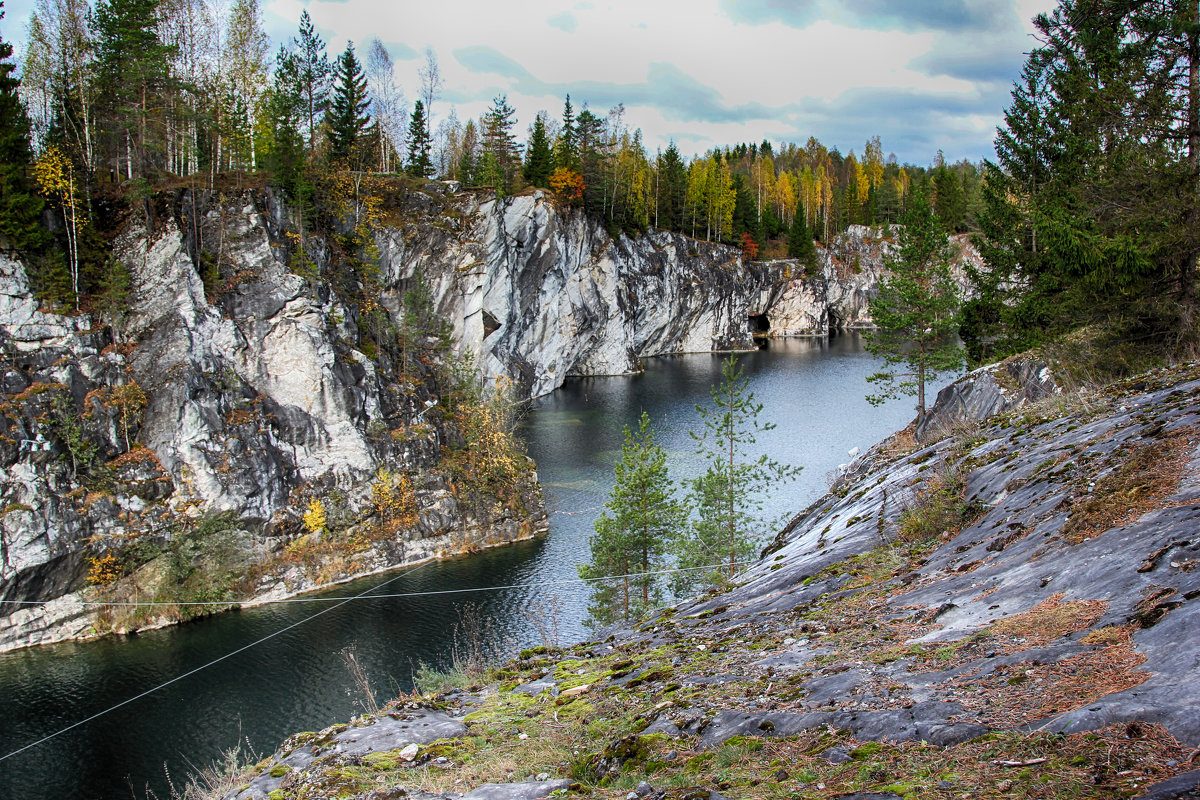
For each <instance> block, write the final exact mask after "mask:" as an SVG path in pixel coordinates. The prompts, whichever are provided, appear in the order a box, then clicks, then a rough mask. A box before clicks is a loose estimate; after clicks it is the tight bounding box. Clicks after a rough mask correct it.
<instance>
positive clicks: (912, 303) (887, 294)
mask: <svg viewBox="0 0 1200 800" xmlns="http://www.w3.org/2000/svg"><path fill="white" fill-rule="evenodd" d="M897 244H898V252H897V254H896V255H894V256H892V255H890V256H888V257H887V258H886V259H885V261H884V265H885V267H886V268H887V270H888V271H889V272H890V275H888V276H887V277H885V278H884V279H883V280H882V281H880V284H879V294H878V295H877V296H876V297H875V298H874V299H873V300H872V301H871V321H872V322H873V323H874V324H875V329H874V330H871V331H868V332H867V334H866V339H867V342H866V347H867V350H869V351H870V352H871V353H873V354H875V355H877V356H880V357H882V358H883V360H884V362H885V365H886V368H885V369H883V370H881V371H879V372H876V373H875V374H874V375H871V376H869V377H868V378H867V380H868V381H869V382H870V383H871V384H872V385H875V386H878V387H879V391H878V393H876V394H873V395H868V396H867V400H869V401H870V402H871V403H872V404H873V405H879V404H881V403H883V402H884V401H885V400H887V399H888V398H891V397H896V396H898V395H901V394H905V395H915V396H916V398H917V419H918V420H920V419H922V418H924V416H925V411H926V408H925V386H926V384H927V383H929V382H930V381H932V380H935V379H936V378H937V376H938V375H939V374H940V373H943V372H947V371H954V370H958V369H961V367H962V365H963V356H964V353H963V350H962V348H960V347H959V346H958V328H959V307H960V306H961V304H962V301H961V296H960V290H959V287H958V284H957V282H956V281H955V280H954V276H953V274H952V273H951V269H950V262H951V258H952V256H953V251H952V250H951V246H950V242H949V239H948V237H947V235H946V230H945V228H943V227H942V225H941V223H940V222H939V221H938V218H937V217H936V216H935V215H934V213H933V211H932V209H930V207H929V203H928V201H927V200H926V198H925V196H924V193H922V192H917V193H916V195H915V196H914V197H913V202H912V204H911V206H910V208H909V212H908V214H907V215H906V216H905V218H904V228H903V230H901V232H900V236H899V240H898V242H897ZM895 367H903V368H904V370H905V371H897V370H896V369H894V368H895Z"/></svg>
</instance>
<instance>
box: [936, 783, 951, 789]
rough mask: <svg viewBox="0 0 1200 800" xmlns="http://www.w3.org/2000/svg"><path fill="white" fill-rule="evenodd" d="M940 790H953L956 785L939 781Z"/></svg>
mask: <svg viewBox="0 0 1200 800" xmlns="http://www.w3.org/2000/svg"><path fill="white" fill-rule="evenodd" d="M938 788H940V789H953V788H954V784H953V783H951V782H950V781H939V782H938Z"/></svg>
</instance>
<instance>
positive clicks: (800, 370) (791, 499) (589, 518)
mask: <svg viewBox="0 0 1200 800" xmlns="http://www.w3.org/2000/svg"><path fill="white" fill-rule="evenodd" d="M739 360H740V362H741V364H742V366H743V368H744V370H745V373H746V375H747V377H748V378H749V379H750V390H751V391H752V392H754V394H755V397H756V399H757V400H758V402H760V403H762V404H763V405H764V409H763V413H762V417H761V418H762V420H763V421H767V422H773V423H775V424H776V426H777V427H776V428H775V430H773V431H771V432H769V433H766V434H763V435H761V436H760V437H759V445H760V447H761V451H762V452H765V453H768V454H769V455H770V456H771V457H772V458H775V459H777V460H779V461H782V462H785V463H790V464H795V465H799V466H803V467H804V470H803V472H802V473H801V475H800V477H799V479H798V480H796V481H795V482H793V483H790V484H787V485H785V486H781V487H779V489H778V490H777V491H776V492H775V493H774V494H772V496H770V497H768V498H767V499H766V501H767V502H766V506H765V509H764V513H765V514H767V515H769V516H772V517H781V516H787V515H791V514H794V513H796V512H798V511H800V510H802V509H803V508H804V507H805V506H807V505H808V504H809V503H810V502H812V501H813V500H815V499H816V498H817V497H819V496H820V495H821V493H822V492H823V491H824V490H825V487H826V486H827V480H828V478H827V476H828V474H829V473H830V472H831V471H834V470H836V468H837V465H838V464H840V463H843V462H845V461H848V460H849V458H848V456H847V451H848V450H849V449H850V448H853V447H859V448H861V449H862V450H866V449H867V447H869V446H871V445H872V444H874V443H875V442H877V441H879V440H880V439H882V438H884V437H885V436H887V435H888V434H890V433H892V432H893V431H895V430H897V429H898V428H901V427H903V426H904V425H906V424H907V423H908V422H909V421H910V420H911V419H912V417H913V403H912V400H911V399H908V398H905V399H903V400H897V401H894V402H891V403H889V404H887V405H885V406H883V407H880V408H873V407H871V406H870V405H868V404H867V402H866V401H865V400H864V399H863V395H864V393H865V391H866V389H867V384H866V383H865V381H864V379H865V377H866V376H867V375H869V374H871V373H872V372H874V371H876V369H878V364H877V362H876V360H875V359H874V358H872V357H871V356H870V355H869V354H867V353H865V352H864V351H863V350H862V348H861V344H860V342H859V340H858V338H857V337H856V336H841V337H835V338H832V339H830V340H821V339H814V340H807V339H793V340H782V341H771V342H770V343H769V345H768V346H767V347H766V348H765V349H762V350H759V351H756V352H753V353H747V354H744V355H741V356H740V357H739ZM720 372H721V358H720V357H718V356H710V355H691V356H677V357H666V358H656V359H650V360H648V361H647V364H646V372H645V373H644V374H642V375H637V376H631V377H625V378H593V379H581V380H574V381H571V382H570V383H568V384H567V385H566V386H564V387H563V388H562V389H560V390H559V391H557V392H555V393H554V394H552V395H550V396H548V397H545V398H541V399H540V400H538V401H537V402H536V403H535V404H534V407H533V409H532V410H531V411H530V412H529V414H528V415H527V416H526V418H525V419H524V421H523V423H522V433H523V436H524V438H525V440H526V442H527V443H528V447H529V452H530V454H531V455H532V456H533V457H534V458H535V459H536V460H537V462H538V469H539V475H540V477H541V479H542V482H543V485H544V486H545V496H546V503H547V506H548V508H549V510H550V512H551V532H550V535H549V536H548V537H546V538H544V539H542V540H540V541H536V542H526V543H521V544H517V545H513V546H509V547H504V548H500V549H498V550H493V551H491V552H487V553H483V554H479V555H475V556H471V557H469V558H462V559H455V560H453V561H449V562H441V563H436V564H427V565H421V566H417V567H415V568H414V567H410V568H407V569H403V570H398V571H396V572H393V573H389V574H387V575H382V576H374V577H371V578H367V579H363V580H360V581H356V582H354V583H351V584H347V585H343V586H340V587H337V588H335V589H333V590H331V591H329V592H325V593H324V594H323V595H317V596H316V598H318V600H319V602H303V603H286V604H284V603H281V604H275V605H271V606H267V607H262V608H256V609H248V610H244V611H239V612H234V613H229V614H224V615H221V616H218V617H214V618H211V619H206V620H199V621H196V622H193V623H190V624H187V625H183V626H179V627H176V628H171V629H167V630H163V631H153V632H148V633H144V634H141V635H138V636H135V637H129V638H124V639H109V640H104V641H98V642H87V643H81V644H67V645H55V646H48V647H43V648H36V649H33V650H27V651H21V652H17V653H9V654H5V655H0V710H2V712H3V715H4V724H3V725H0V756H5V755H7V754H9V753H11V752H13V751H15V750H17V749H18V748H22V747H25V746H26V745H29V744H31V743H33V742H36V741H38V740H39V739H42V738H43V737H46V736H49V735H51V734H53V733H54V732H55V731H59V730H61V729H63V728H66V727H67V726H70V725H74V724H75V723H78V722H80V721H81V720H85V719H87V718H89V717H91V716H92V715H95V714H99V713H101V712H103V711H104V710H105V709H108V708H110V707H112V706H114V705H115V704H117V703H121V702H122V701H126V700H129V699H130V698H135V697H137V696H138V695H140V694H142V693H144V692H147V691H148V690H151V689H153V688H154V687H157V686H159V685H160V684H164V683H166V682H167V681H171V680H173V679H177V678H179V676H183V675H186V674H187V673H189V672H190V671H192V670H196V669H197V668H200V667H203V666H204V665H206V664H208V663H209V662H212V661H213V660H214V659H217V658H220V657H222V656H227V655H228V656H229V657H227V658H225V659H224V660H222V661H220V662H219V663H216V664H214V665H212V666H209V667H206V668H204V669H201V670H200V671H198V672H196V673H195V674H192V675H187V676H186V677H183V678H181V679H178V680H175V682H174V683H170V684H169V685H167V686H165V687H164V688H162V689H159V690H157V691H154V692H152V693H150V694H147V695H146V696H144V697H140V698H138V699H136V700H133V701H132V702H128V703H126V704H125V705H123V706H121V707H120V708H118V709H116V710H115V711H111V712H109V713H105V714H103V715H102V716H100V717H98V718H97V719H94V720H92V721H89V722H87V723H85V724H82V725H79V726H78V727H75V728H73V729H71V730H69V731H68V732H66V733H63V734H62V735H59V736H56V737H54V738H51V739H49V740H48V741H45V742H43V743H41V744H38V745H37V746H35V747H31V748H29V749H27V750H25V751H23V752H21V753H19V754H17V755H13V756H11V757H9V758H6V759H4V760H2V761H0V798H22V800H39V799H40V798H45V799H46V800H51V799H53V800H72V799H74V798H78V799H80V800H91V799H92V798H103V799H104V800H108V799H109V798H114V799H115V798H123V799H124V800H131V798H138V800H141V799H142V798H146V797H151V796H154V797H157V798H159V799H160V800H167V798H169V797H170V796H171V787H170V784H169V783H168V779H167V777H166V776H167V774H168V773H169V775H170V780H171V781H173V782H174V784H175V786H176V787H177V788H178V789H180V790H181V789H182V786H183V783H184V781H185V779H186V775H187V773H189V772H190V771H192V770H193V769H194V768H195V767H198V766H200V765H204V764H207V763H210V762H212V761H213V760H214V759H216V758H217V757H219V755H220V754H221V753H222V752H224V751H226V750H229V749H230V748H233V747H236V746H238V745H239V744H240V745H242V746H243V748H248V749H250V750H252V751H253V752H254V753H257V754H259V755H265V754H268V753H270V752H271V751H273V750H274V749H275V747H276V746H277V745H278V744H279V742H280V741H281V740H282V739H284V738H285V737H287V736H288V735H290V734H292V733H295V732H297V731H302V730H318V729H320V728H323V727H326V726H328V725H330V724H333V723H335V722H339V721H345V720H346V719H348V718H349V717H350V716H352V715H353V714H356V713H360V712H361V710H362V709H361V707H360V703H361V697H362V696H361V693H360V692H359V690H358V688H357V687H356V685H355V682H354V680H353V678H352V677H351V675H350V672H349V670H348V669H347V666H346V661H345V658H344V656H343V655H342V653H343V651H344V650H345V649H346V648H353V649H354V652H355V654H356V657H357V660H358V662H359V663H360V664H361V665H362V666H363V668H364V670H365V671H366V673H367V675H368V676H369V677H370V679H371V684H372V686H373V688H374V689H375V691H376V692H377V694H378V695H379V696H380V697H381V698H389V697H392V696H395V695H396V694H397V693H398V692H402V691H408V690H410V689H411V687H412V680H411V678H412V674H413V670H414V668H415V667H416V666H417V665H418V664H419V663H421V662H425V663H428V664H430V665H433V666H435V667H447V666H449V664H450V663H451V659H452V652H453V649H454V641H455V640H454V632H453V625H452V624H451V623H452V622H453V621H454V620H455V619H457V618H458V614H459V613H460V612H461V611H462V609H463V607H464V605H465V604H474V607H475V608H477V609H478V610H479V611H480V612H481V614H480V616H481V618H483V619H484V620H486V621H487V625H488V626H489V631H488V634H489V638H488V647H489V648H490V650H491V653H492V654H493V655H508V654H511V653H513V652H515V651H516V650H518V649H520V648H523V647H529V646H531V645H535V644H541V643H543V640H544V639H546V638H557V640H558V641H559V643H562V644H566V643H570V642H573V641H577V640H579V639H581V638H583V637H584V636H585V635H586V634H587V629H586V628H585V626H584V617H585V615H586V605H587V596H586V591H585V590H584V589H582V588H581V587H580V586H579V584H578V583H575V582H574V580H575V578H576V572H575V565H576V564H577V563H579V562H581V561H585V560H587V553H588V546H587V539H588V536H589V535H590V534H591V532H592V523H593V521H594V520H595V518H596V517H597V516H598V515H599V513H600V511H601V509H602V507H603V505H604V502H605V501H606V499H607V495H608V491H609V489H610V487H611V485H612V464H613V461H614V460H615V458H616V457H617V455H618V454H619V452H620V447H621V442H622V429H623V427H624V426H626V425H635V424H636V422H637V419H638V418H639V417H640V415H641V413H642V411H643V410H645V411H646V412H647V413H649V414H650V416H651V419H652V421H653V425H654V428H655V434H656V438H657V440H658V441H659V443H660V444H662V445H663V447H664V448H666V450H667V451H668V453H669V457H670V466H671V470H672V474H673V476H674V477H675V478H676V479H677V480H678V479H684V478H687V477H691V476H694V475H695V474H698V473H699V472H700V471H701V470H702V468H703V461H702V459H701V458H700V457H699V456H697V455H696V453H695V443H694V442H693V441H692V440H691V438H690V437H689V435H688V431H689V430H691V429H693V428H695V429H698V428H699V418H698V416H697V414H696V411H695V405H696V404H697V403H702V404H708V402H709V391H710V387H711V386H712V385H713V384H714V383H716V382H719V381H720ZM531 584H535V585H531ZM483 587H506V588H498V589H491V590H489V591H483V592H476V591H470V590H472V589H477V588H483ZM433 591H437V592H442V593H440V594H428V593H429V592H433ZM364 592H366V593H367V595H366V596H365V597H364V598H362V599H359V600H354V601H351V602H343V600H342V599H341V598H346V597H351V596H354V595H358V594H361V593H364ZM372 595H388V596H386V597H378V596H376V597H372ZM293 625H294V626H295V627H292V628H290V629H288V630H284V629H285V628H288V626H293ZM280 631H282V632H280ZM266 637H271V638H266ZM264 639H265V641H261V643H258V644H255V643H256V642H260V640H264ZM249 645H253V646H252V647H249V648H248V649H246V650H244V651H243V652H236V651H238V650H239V649H240V648H245V647H248V646H249ZM229 654H233V655H229Z"/></svg>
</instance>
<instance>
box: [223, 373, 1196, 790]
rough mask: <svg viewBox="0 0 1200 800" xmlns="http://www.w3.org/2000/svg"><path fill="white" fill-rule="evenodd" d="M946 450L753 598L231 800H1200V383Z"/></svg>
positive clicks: (569, 656)
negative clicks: (547, 799) (559, 798)
mask: <svg viewBox="0 0 1200 800" xmlns="http://www.w3.org/2000/svg"><path fill="white" fill-rule="evenodd" d="M1043 378H1044V376H1043ZM934 438H935V437H933V436H932V435H931V436H930V437H929V439H930V441H927V442H925V443H918V442H916V441H915V439H914V438H913V435H912V430H911V429H910V430H907V431H904V432H901V433H900V434H898V435H897V436H896V437H894V438H893V439H891V440H889V441H887V442H884V443H883V444H881V445H880V446H878V447H876V448H874V449H872V450H871V451H870V452H869V453H867V454H866V456H864V457H863V458H862V459H861V460H859V461H858V462H857V463H856V465H855V468H854V469H853V470H852V471H851V472H850V473H849V474H847V475H845V476H843V477H841V478H840V479H839V480H838V482H837V483H836V484H835V485H834V486H833V487H832V489H831V491H830V493H829V494H827V495H826V496H824V497H822V498H821V499H819V500H818V501H817V502H816V503H814V504H813V505H812V506H811V507H809V508H808V509H806V510H805V511H803V512H801V513H800V514H798V515H797V516H796V517H795V518H794V519H793V520H791V522H790V523H789V524H788V525H787V526H786V527H785V528H784V529H783V530H782V531H781V532H780V533H779V535H778V536H777V537H776V539H775V541H774V542H773V543H772V544H771V545H770V546H769V547H768V548H767V549H766V550H765V551H764V554H763V557H762V559H761V560H760V561H759V562H758V563H757V564H755V565H754V566H752V567H751V568H750V569H749V570H747V571H746V572H745V573H744V574H743V575H742V576H741V577H740V578H739V581H738V584H737V585H736V586H734V587H732V588H729V589H727V590H725V591H723V592H717V591H714V592H713V593H711V594H709V595H707V596H705V597H702V598H698V599H694V600H690V601H687V602H684V603H682V604H680V605H678V606H677V607H674V608H668V609H665V610H662V611H660V612H658V613H656V614H654V615H653V616H651V617H650V618H649V619H646V620H642V621H641V623H640V624H639V625H637V626H636V627H626V628H614V629H610V630H608V631H605V632H603V633H602V635H601V638H600V639H598V640H597V641H593V642H586V643H583V644H580V645H577V646H575V647H572V648H570V649H569V650H567V651H565V652H563V651H555V650H546V649H545V648H535V649H533V650H528V651H525V652H523V653H522V654H521V655H520V657H519V658H517V659H515V660H514V661H512V662H510V663H509V664H506V665H504V666H502V667H501V668H498V669H497V670H495V671H494V672H493V673H492V677H493V679H494V680H496V681H498V682H497V683H494V684H492V685H489V686H486V687H484V686H475V687H470V688H468V689H466V690H463V689H453V690H445V691H441V692H430V693H429V694H427V695H425V696H422V697H415V696H414V697H405V698H401V699H399V700H398V701H395V702H394V703H393V704H391V705H390V706H389V707H388V708H387V709H386V710H385V713H383V714H381V715H378V716H367V717H364V718H361V719H358V720H355V721H353V722H352V723H350V724H348V725H339V726H335V727H334V728H331V729H329V730H326V731H322V732H320V733H310V734H301V735H298V736H296V737H293V738H292V739H290V740H289V741H288V742H287V743H285V745H284V746H283V748H281V750H280V751H279V752H277V753H276V754H275V755H274V756H272V757H271V758H270V759H268V760H267V762H265V763H264V764H261V765H258V766H257V767H255V768H253V769H252V770H251V771H250V772H248V773H247V774H246V775H244V776H243V777H242V778H241V780H240V782H237V783H235V785H234V787H233V788H232V790H230V791H228V793H227V794H226V795H225V797H227V798H228V799H229V800H234V798H236V799H237V800H249V798H262V797H268V796H274V795H271V794H270V793H271V792H275V791H278V792H281V793H284V795H285V796H287V795H288V794H289V793H290V794H294V795H298V796H299V795H304V794H305V793H306V792H317V793H319V792H320V791H323V790H325V789H328V788H330V787H333V786H335V785H336V787H337V791H338V792H339V793H340V796H343V797H348V798H362V799H363V800H365V798H377V797H384V796H387V797H422V798H430V799H431V800H432V799H433V798H459V797H463V796H465V797H485V796H486V797H513V798H516V797H542V796H547V795H549V794H551V793H553V792H559V793H560V794H561V790H562V789H563V788H564V785H566V786H569V787H570V788H572V789H574V790H577V791H579V792H580V793H581V794H583V795H586V796H596V797H612V798H618V797H626V796H627V795H628V796H633V795H636V796H637V797H643V798H673V799H675V800H682V799H683V798H709V799H710V800H712V798H721V797H794V796H803V797H814V798H840V799H841V800H850V798H876V799H877V800H883V799H884V798H901V797H904V798H908V797H1029V798H1032V797H1086V798H1096V799H1097V800H1100V798H1111V797H1136V798H1140V800H1171V799H1172V798H1174V799H1175V800H1181V799H1182V798H1189V797H1194V796H1195V794H1196V792H1197V791H1198V790H1200V769H1198V767H1200V763H1198V761H1200V749H1198V748H1200V641H1198V640H1197V639H1196V637H1195V636H1194V635H1191V632H1192V631H1194V630H1195V629H1196V626H1197V624H1200V623H1198V617H1197V615H1198V613H1200V606H1198V605H1197V598H1200V540H1198V539H1197V537H1196V530H1197V523H1198V522H1200V477H1198V476H1200V365H1197V364H1190V365H1184V366H1180V367H1176V368H1172V369H1169V370H1160V371H1157V372H1154V373H1150V374H1147V375H1144V376H1141V377H1138V378H1135V379H1132V380H1128V381H1125V382H1122V383H1119V384H1116V385H1113V386H1110V387H1108V388H1107V389H1105V390H1103V391H1097V392H1090V393H1087V394H1084V395H1072V394H1057V395H1053V396H1050V397H1046V398H1043V399H1042V400H1041V401H1040V402H1033V403H1029V404H1026V405H1025V406H1024V407H1022V408H1019V409H1016V410H1010V411H1007V412H1004V413H1001V414H999V415H997V416H992V417H990V418H989V419H987V420H983V421H977V422H976V424H975V425H974V426H968V425H965V424H960V425H958V426H957V428H956V432H955V433H954V434H953V435H950V436H946V437H945V438H940V439H937V440H936V441H934V440H933V439H934ZM434 725H436V726H437V727H436V728H435V727H432V726H434ZM456 726H457V727H456ZM427 730H428V731H431V732H432V733H431V734H430V735H425V731H427ZM484 782H487V784H486V786H484V787H479V788H473V787H478V786H479V784H481V783H484ZM418 787H419V789H418ZM463 792H467V794H466V795H463V794H462V793H463Z"/></svg>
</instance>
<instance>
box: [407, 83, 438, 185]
mask: <svg viewBox="0 0 1200 800" xmlns="http://www.w3.org/2000/svg"><path fill="white" fill-rule="evenodd" d="M430 146H431V145H430V142H429V120H428V119H426V117H425V104H424V103H423V102H421V101H420V100H418V101H417V102H416V103H415V104H414V105H413V113H412V120H411V121H410V122H409V123H408V164H407V165H405V167H404V171H405V172H407V173H408V174H409V175H412V176H413V177H415V178H428V177H430V176H431V175H433V162H432V161H431V160H430V158H429V150H430Z"/></svg>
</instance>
